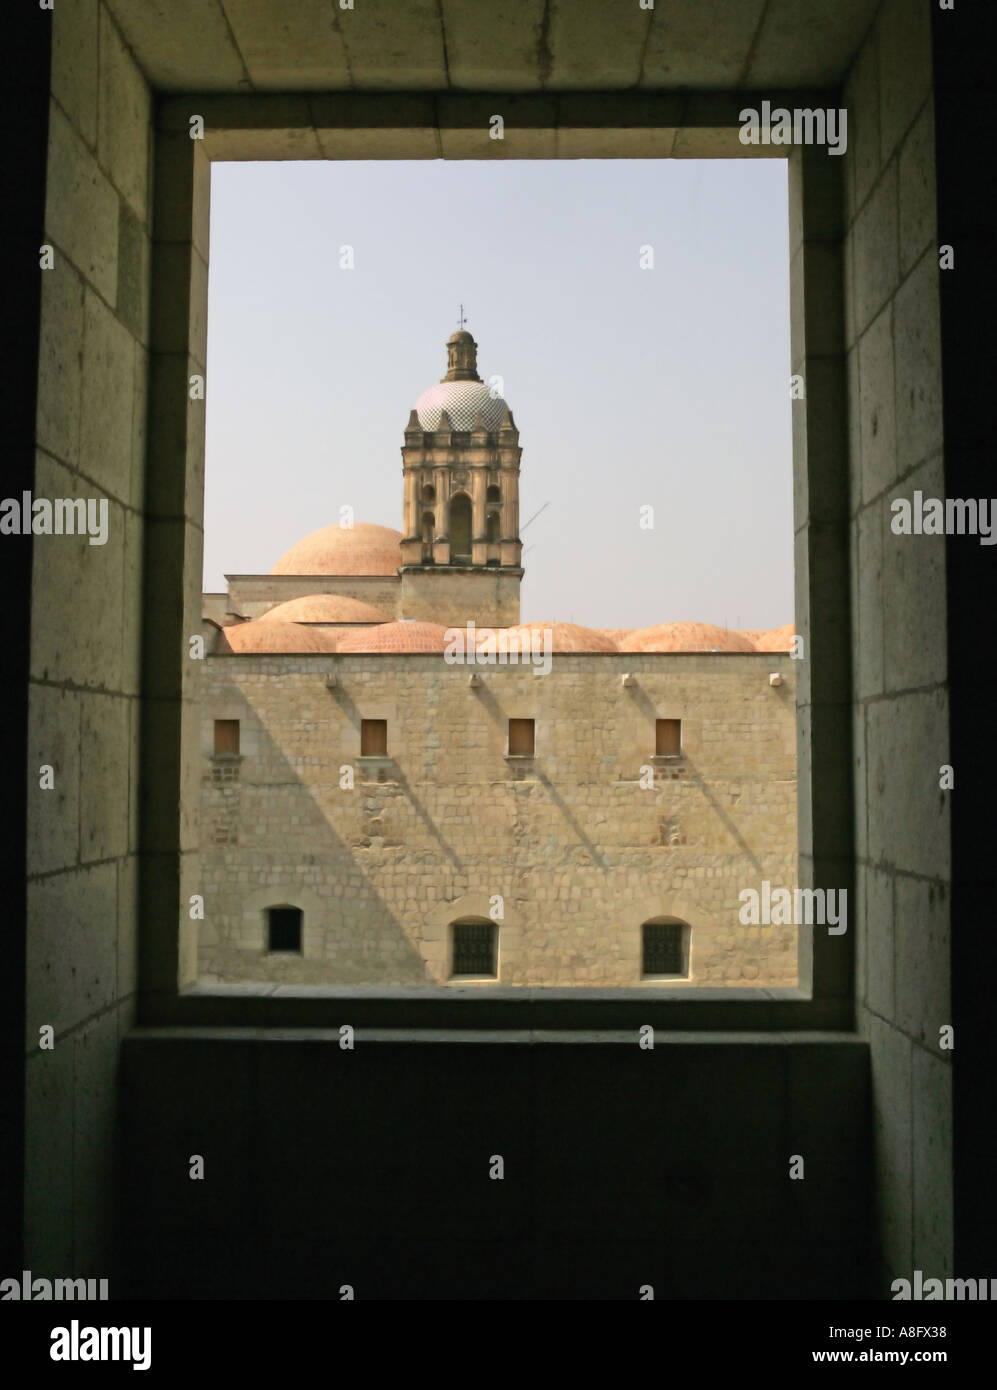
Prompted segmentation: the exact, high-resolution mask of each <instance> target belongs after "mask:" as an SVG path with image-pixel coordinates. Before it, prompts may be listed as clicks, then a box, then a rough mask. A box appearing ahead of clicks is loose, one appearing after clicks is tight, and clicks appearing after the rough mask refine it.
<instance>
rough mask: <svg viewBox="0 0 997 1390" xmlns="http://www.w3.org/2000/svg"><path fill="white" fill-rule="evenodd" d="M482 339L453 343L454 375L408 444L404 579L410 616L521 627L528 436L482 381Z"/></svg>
mask: <svg viewBox="0 0 997 1390" xmlns="http://www.w3.org/2000/svg"><path fill="white" fill-rule="evenodd" d="M477 346H478V345H477V343H476V342H475V341H474V339H473V338H472V337H471V335H470V333H468V332H467V331H466V329H464V328H460V329H459V330H458V331H457V332H456V333H452V334H451V335H450V337H449V338H448V340H447V371H446V375H445V376H444V377H443V378H442V380H441V381H440V382H438V383H437V385H435V386H431V387H430V388H429V390H428V391H424V392H423V394H422V395H421V396H420V397H419V399H418V401H417V402H416V404H415V408H414V409H413V411H412V413H411V415H410V416H409V422H408V425H407V426H406V429H405V443H404V445H403V446H402V476H403V484H404V523H403V530H402V535H403V539H402V544H401V556H402V563H401V567H400V569H399V574H400V576H401V581H402V596H401V612H402V616H403V617H406V618H419V619H422V620H424V621H428V622H439V623H443V624H444V625H445V626H448V627H450V626H463V625H464V624H465V623H466V622H467V621H468V620H471V619H473V621H474V622H476V623H477V624H478V625H479V626H482V627H508V626H512V625H513V624H515V623H518V622H519V585H520V581H521V579H522V577H523V569H522V544H521V542H520V539H519V462H520V458H521V457H522V452H523V451H522V449H521V448H520V447H519V431H518V429H517V428H516V424H515V421H514V420H513V418H512V411H511V410H510V409H509V407H508V405H507V404H506V402H505V401H504V400H503V398H502V396H501V395H500V394H499V391H498V389H497V387H496V385H495V382H496V380H497V379H496V378H492V384H486V383H485V382H483V381H482V380H481V377H480V376H479V375H478V354H477Z"/></svg>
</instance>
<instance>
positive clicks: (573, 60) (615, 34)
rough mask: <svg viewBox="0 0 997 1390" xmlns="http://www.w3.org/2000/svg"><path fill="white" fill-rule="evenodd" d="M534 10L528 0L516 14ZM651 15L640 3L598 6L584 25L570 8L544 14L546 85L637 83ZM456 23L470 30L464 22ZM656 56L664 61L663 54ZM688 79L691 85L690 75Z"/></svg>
mask: <svg viewBox="0 0 997 1390" xmlns="http://www.w3.org/2000/svg"><path fill="white" fill-rule="evenodd" d="M533 8H534V0H527V3H526V4H524V5H523V7H522V11H517V18H521V19H525V18H526V14H525V13H523V11H529V10H531V9H533ZM451 9H456V6H451ZM651 19H652V16H651V15H650V14H649V13H648V11H647V10H642V9H641V8H640V7H639V6H638V5H633V6H630V7H628V8H627V9H624V10H614V9H610V8H608V7H605V8H604V7H602V6H600V7H598V8H596V9H593V10H591V11H589V12H588V13H587V14H586V21H587V22H586V23H585V24H584V25H581V24H579V23H578V21H577V16H576V15H573V14H572V13H571V11H570V10H556V9H555V10H553V11H551V12H550V14H549V18H548V17H547V16H545V15H544V14H543V13H541V15H540V23H541V24H542V25H547V26H548V35H547V43H548V45H549V49H548V54H547V58H546V63H545V64H544V66H545V67H546V69H547V71H546V72H545V73H544V87H545V89H546V90H547V91H557V90H558V89H560V88H564V89H566V90H568V91H570V90H572V89H573V88H574V89H577V88H580V87H581V88H588V89H589V90H592V89H593V88H596V89H597V88H599V87H608V88H611V89H615V90H617V91H619V90H627V89H628V88H633V87H636V86H637V83H638V81H639V80H640V77H641V69H642V66H643V64H642V59H644V60H645V61H646V51H645V39H649V38H650V35H651V33H653V28H654V26H653V24H652V23H651ZM458 27H459V29H460V30H466V28H467V23H466V20H465V21H464V23H463V24H460V23H459V24H458ZM496 56H497V55H496ZM658 56H659V61H660V54H659V55H658ZM448 57H449V51H448ZM594 74H598V76H597V77H596V78H595V82H593V80H592V78H593V75H594ZM684 81H685V83H686V84H687V83H688V81H689V79H688V76H686V77H685V79H684ZM662 85H663V86H667V85H669V84H668V83H667V82H666V83H663V84H662Z"/></svg>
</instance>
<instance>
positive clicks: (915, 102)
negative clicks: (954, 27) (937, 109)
mask: <svg viewBox="0 0 997 1390" xmlns="http://www.w3.org/2000/svg"><path fill="white" fill-rule="evenodd" d="M876 31H877V48H878V50H879V136H880V158H881V160H882V162H883V163H884V164H885V163H886V162H887V160H888V159H890V158H891V156H892V155H893V153H894V152H895V150H896V148H897V146H898V145H899V143H900V141H901V140H902V139H903V137H904V135H905V134H906V132H907V130H908V128H909V126H910V124H911V122H912V121H913V120H914V117H915V116H916V115H917V112H918V111H919V109H920V108H921V106H922V104H923V103H924V100H925V98H926V97H927V96H928V94H929V92H930V91H931V7H929V6H927V5H914V6H911V5H909V4H907V3H906V0H884V3H883V5H882V6H881V8H880V11H879V14H878V15H877V16H876Z"/></svg>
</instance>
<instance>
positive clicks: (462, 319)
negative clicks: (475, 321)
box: [457, 304, 467, 328]
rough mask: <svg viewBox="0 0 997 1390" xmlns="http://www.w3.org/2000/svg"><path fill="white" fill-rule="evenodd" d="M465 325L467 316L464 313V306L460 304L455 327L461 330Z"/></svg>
mask: <svg viewBox="0 0 997 1390" xmlns="http://www.w3.org/2000/svg"><path fill="white" fill-rule="evenodd" d="M465 323H467V315H466V314H465V313H464V306H463V304H462V305H461V306H460V313H459V315H458V316H457V327H458V328H463V327H464V325H465Z"/></svg>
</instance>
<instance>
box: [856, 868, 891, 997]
mask: <svg viewBox="0 0 997 1390" xmlns="http://www.w3.org/2000/svg"><path fill="white" fill-rule="evenodd" d="M861 872H862V874H863V877H864V879H865V912H866V920H865V978H866V1000H867V1002H868V1005H869V1008H870V1009H872V1010H873V1012H874V1013H877V1014H879V1015H880V1016H881V1017H882V1018H885V1019H886V1020H887V1021H888V1022H892V1021H893V1019H894V968H893V960H894V922H893V883H894V876H893V874H892V873H889V872H887V871H886V870H883V869H873V868H864V869H863V870H862V871H861Z"/></svg>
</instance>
